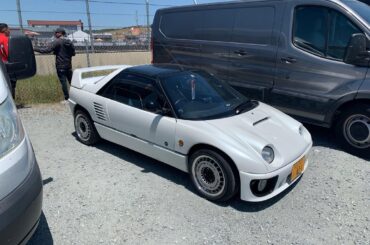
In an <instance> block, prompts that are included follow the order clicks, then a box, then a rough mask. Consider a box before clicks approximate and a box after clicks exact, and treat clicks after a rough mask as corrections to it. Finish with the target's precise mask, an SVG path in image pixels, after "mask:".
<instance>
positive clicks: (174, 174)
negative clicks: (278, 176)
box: [72, 133, 300, 212]
mask: <svg viewBox="0 0 370 245" xmlns="http://www.w3.org/2000/svg"><path fill="white" fill-rule="evenodd" d="M72 135H73V136H74V137H76V134H75V133H73V134H72ZM94 147H96V148H97V149H99V150H101V151H104V152H107V153H109V154H112V155H114V156H116V157H119V158H120V159H122V160H124V161H127V162H130V163H132V164H135V165H136V166H138V167H140V168H142V170H141V171H142V172H143V173H154V174H156V175H158V176H161V177H162V178H165V179H167V180H169V181H171V182H173V183H175V184H177V185H182V186H184V187H185V188H186V189H187V190H189V191H191V192H193V193H197V192H196V190H195V188H194V186H193V184H192V182H191V180H190V177H189V175H188V174H187V173H185V172H182V171H180V170H178V169H176V168H174V167H171V166H169V165H167V164H165V163H162V162H159V161H157V160H155V159H152V158H149V157H147V156H145V155H143V154H140V153H138V152H135V151H132V150H130V149H128V148H125V147H122V146H120V145H117V144H114V143H111V142H108V141H105V140H103V141H101V142H100V143H98V144H97V145H95V146H94ZM299 181H300V179H298V180H297V181H296V182H295V183H294V184H293V185H292V186H291V187H289V188H288V189H287V190H285V191H284V192H282V193H281V194H280V195H278V196H277V197H274V198H272V199H270V200H268V201H265V202H260V203H250V202H245V201H242V200H240V198H239V197H238V196H237V197H235V198H234V199H232V200H230V201H228V202H224V203H215V204H216V205H218V206H221V207H228V206H230V207H232V208H234V209H236V210H239V211H243V212H258V211H262V210H264V209H266V208H269V207H271V206H273V205H274V204H275V203H276V202H278V201H279V200H280V199H282V198H283V197H284V196H285V195H286V194H288V193H289V192H290V191H291V190H292V189H293V188H294V186H295V185H296V184H297V183H298V182H299ZM198 198H202V197H198Z"/></svg>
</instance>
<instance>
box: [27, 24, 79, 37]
mask: <svg viewBox="0 0 370 245" xmlns="http://www.w3.org/2000/svg"><path fill="white" fill-rule="evenodd" d="M27 22H28V29H30V30H31V31H33V32H37V33H38V34H39V35H38V36H37V39H39V40H42V39H50V38H52V37H53V35H54V31H55V29H57V28H59V27H61V28H63V29H65V30H66V34H67V35H69V34H71V33H74V32H76V31H83V23H82V21H81V20H77V21H60V20H28V21H27Z"/></svg>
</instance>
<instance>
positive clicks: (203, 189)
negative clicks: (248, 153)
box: [189, 149, 238, 201]
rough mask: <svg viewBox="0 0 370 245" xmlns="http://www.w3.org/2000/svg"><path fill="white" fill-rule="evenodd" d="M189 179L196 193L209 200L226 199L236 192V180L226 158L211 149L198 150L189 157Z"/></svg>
mask: <svg viewBox="0 0 370 245" xmlns="http://www.w3.org/2000/svg"><path fill="white" fill-rule="evenodd" d="M189 163H190V175H191V180H192V182H193V184H194V186H195V188H196V190H197V191H198V193H199V194H200V195H201V196H203V197H205V198H207V199H208V200H211V201H227V200H229V199H231V198H232V197H233V196H234V195H235V194H236V192H237V190H238V187H237V181H236V178H235V175H234V172H233V170H232V168H231V166H230V164H229V163H228V162H227V160H226V159H225V158H224V157H223V156H222V155H220V154H219V153H217V152H215V151H212V150H208V149H205V150H199V151H196V152H195V153H194V154H192V155H191V157H190V162H189Z"/></svg>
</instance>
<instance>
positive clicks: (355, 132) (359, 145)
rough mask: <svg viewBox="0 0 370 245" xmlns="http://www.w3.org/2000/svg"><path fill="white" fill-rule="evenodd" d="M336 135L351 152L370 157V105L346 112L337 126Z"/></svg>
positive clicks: (355, 106)
mask: <svg viewBox="0 0 370 245" xmlns="http://www.w3.org/2000/svg"><path fill="white" fill-rule="evenodd" d="M336 135H337V136H338V138H339V140H340V142H341V144H342V145H343V146H344V147H345V148H346V149H348V150H349V151H350V152H353V153H355V154H360V155H365V154H368V155H370V151H369V150H370V105H365V104H357V105H354V106H353V107H351V109H347V110H345V111H344V112H343V113H342V115H341V116H340V119H339V121H338V122H337V124H336Z"/></svg>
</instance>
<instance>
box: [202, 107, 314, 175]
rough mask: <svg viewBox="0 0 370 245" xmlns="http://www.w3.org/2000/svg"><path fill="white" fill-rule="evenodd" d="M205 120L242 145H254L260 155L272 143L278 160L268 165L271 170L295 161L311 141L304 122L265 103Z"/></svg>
mask: <svg viewBox="0 0 370 245" xmlns="http://www.w3.org/2000/svg"><path fill="white" fill-rule="evenodd" d="M206 123H207V124H209V125H211V126H212V127H215V128H217V129H218V131H220V132H221V133H223V134H224V135H227V136H229V137H232V138H233V139H234V140H236V141H238V142H239V143H240V144H241V145H244V146H245V147H248V146H249V147H248V148H250V147H251V148H252V149H253V150H254V151H255V152H256V153H257V155H258V156H261V152H262V149H263V148H264V147H265V146H267V145H268V146H270V147H272V148H273V149H274V152H275V160H274V161H273V162H272V163H271V164H269V165H268V169H269V170H271V171H272V170H274V169H277V168H280V167H283V166H285V165H287V164H289V163H291V162H293V161H296V160H297V159H298V158H299V157H301V156H302V154H303V153H305V152H306V151H307V150H308V149H309V148H310V146H311V144H312V140H311V136H310V134H309V133H308V131H307V130H306V129H305V128H304V127H303V126H302V124H301V123H299V122H297V121H296V120H294V119H292V118H291V117H289V116H287V115H286V114H284V113H282V112H280V111H277V110H276V109H274V108H272V107H270V106H267V105H265V104H262V103H260V105H259V106H258V107H256V108H255V109H253V110H251V111H248V112H245V113H241V114H239V115H235V116H233V117H228V118H222V119H216V120H208V121H206ZM300 127H301V133H302V134H301V133H300ZM261 159H262V158H261ZM262 161H263V160H262Z"/></svg>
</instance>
